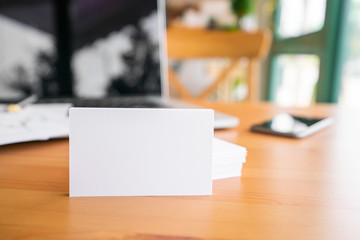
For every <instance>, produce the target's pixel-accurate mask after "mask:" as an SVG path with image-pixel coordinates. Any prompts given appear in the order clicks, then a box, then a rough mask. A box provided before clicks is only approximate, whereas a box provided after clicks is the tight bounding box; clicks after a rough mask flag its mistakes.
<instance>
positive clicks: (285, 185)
mask: <svg viewBox="0 0 360 240" xmlns="http://www.w3.org/2000/svg"><path fill="white" fill-rule="evenodd" d="M213 107H214V108H215V109H218V110H222V111H223V112H227V113H231V114H233V115H236V116H238V117H239V118H240V126H239V127H238V128H234V129H229V130H221V131H216V132H215V135H216V136H217V137H219V138H222V139H225V140H228V141H230V142H233V143H237V144H240V145H242V146H245V147H246V148H247V150H248V156H247V162H246V163H245V164H244V166H243V171H242V177H240V178H229V179H223V180H217V181H214V183H213V195H212V196H201V197H197V196H191V197H186V196H184V197H94V198H69V196H68V184H69V173H68V172H69V168H68V158H69V153H68V147H69V144H68V141H67V140H53V141H47V142H35V143H22V144H16V145H9V146H2V147H0V239H2V240H5V239H173V240H174V239H175V240H177V239H190V240H192V239H360V140H359V139H360V111H359V110H358V111H355V110H349V109H340V108H337V107H334V106H329V105H317V106H313V107H311V108H309V109H281V108H278V107H275V106H273V105H271V104H267V103H259V104H250V103H244V104H230V105H223V104H215V105H213ZM279 112H292V113H298V114H303V115H306V116H316V117H324V116H334V118H335V124H334V125H333V126H331V127H330V128H328V129H326V130H323V131H321V132H319V133H317V134H315V135H312V136H310V137H308V138H305V139H301V140H296V139H286V138H281V137H275V136H267V135H262V134H256V133H251V132H250V131H249V127H250V125H251V124H253V123H258V122H261V121H265V120H267V119H268V118H270V117H272V116H273V115H274V114H275V113H279Z"/></svg>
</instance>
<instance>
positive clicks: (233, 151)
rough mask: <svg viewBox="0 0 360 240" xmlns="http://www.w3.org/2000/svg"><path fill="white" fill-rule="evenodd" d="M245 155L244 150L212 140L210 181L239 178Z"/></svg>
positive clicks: (227, 143)
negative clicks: (211, 173)
mask: <svg viewBox="0 0 360 240" xmlns="http://www.w3.org/2000/svg"><path fill="white" fill-rule="evenodd" d="M246 154H247V150H246V148H244V147H241V146H239V145H236V144H233V143H230V142H227V141H224V140H221V139H218V138H214V142H213V175H212V179H213V180H216V179H222V178H231V177H239V176H241V170H242V166H243V163H245V161H246Z"/></svg>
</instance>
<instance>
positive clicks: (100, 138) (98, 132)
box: [69, 108, 214, 197]
mask: <svg viewBox="0 0 360 240" xmlns="http://www.w3.org/2000/svg"><path fill="white" fill-rule="evenodd" d="M213 127H214V113H213V110H209V109H121V108H71V109H70V164H69V165H70V174H69V175H70V189H69V192H70V197H79V196H164V195H211V194H212V143H213Z"/></svg>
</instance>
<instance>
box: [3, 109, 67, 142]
mask: <svg viewBox="0 0 360 240" xmlns="http://www.w3.org/2000/svg"><path fill="white" fill-rule="evenodd" d="M70 106H71V105H70V104H34V105H31V106H28V107H26V108H25V109H24V110H23V111H20V112H16V113H9V112H5V111H4V109H5V106H4V105H2V106H1V107H0V109H3V111H0V146H1V145H6V144H12V143H19V142H27V141H41V140H48V139H50V138H59V137H67V136H68V134H69V120H68V116H67V115H68V110H69V108H70Z"/></svg>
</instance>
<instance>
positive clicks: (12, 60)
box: [0, 0, 162, 99]
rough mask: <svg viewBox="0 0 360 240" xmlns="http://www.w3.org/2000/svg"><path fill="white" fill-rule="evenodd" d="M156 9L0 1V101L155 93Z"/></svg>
mask: <svg viewBox="0 0 360 240" xmlns="http://www.w3.org/2000/svg"><path fill="white" fill-rule="evenodd" d="M158 10H159V7H158V1H157V0H132V1H128V0H57V1H45V0H44V1H34V2H32V1H27V0H23V1H14V2H12V1H3V2H2V1H1V0H0V43H1V44H0V98H1V99H19V98H23V97H25V96H27V95H30V94H31V93H36V94H38V95H40V96H42V97H58V96H77V97H91V98H103V97H107V96H129V95H160V94H161V85H162V82H161V75H162V74H161V70H160V69H161V66H160V51H159V50H160V48H159V46H160V44H159V41H160V40H161V37H159V19H158V17H159V11H158ZM160 14H162V13H161V12H160Z"/></svg>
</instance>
